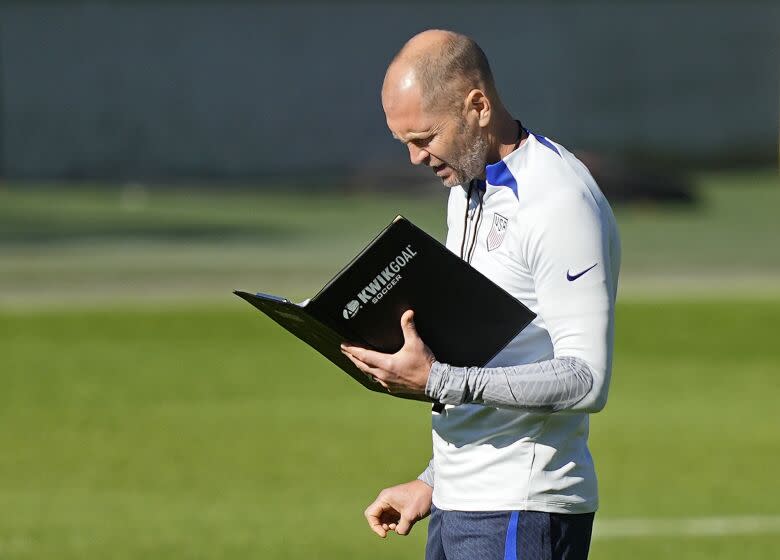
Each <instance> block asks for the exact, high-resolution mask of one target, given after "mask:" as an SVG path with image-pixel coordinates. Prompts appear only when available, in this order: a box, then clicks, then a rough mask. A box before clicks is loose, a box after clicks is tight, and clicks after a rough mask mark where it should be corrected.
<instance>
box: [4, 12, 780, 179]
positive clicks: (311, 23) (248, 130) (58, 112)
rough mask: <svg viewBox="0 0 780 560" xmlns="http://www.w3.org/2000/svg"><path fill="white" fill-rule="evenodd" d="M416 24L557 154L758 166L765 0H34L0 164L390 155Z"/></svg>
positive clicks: (128, 165)
mask: <svg viewBox="0 0 780 560" xmlns="http://www.w3.org/2000/svg"><path fill="white" fill-rule="evenodd" d="M427 27H446V28H452V29H455V30H459V31H462V32H465V33H467V34H469V35H471V36H473V37H474V38H475V39H476V40H477V41H478V42H479V43H480V44H481V46H482V47H483V48H484V50H485V51H486V52H487V54H488V57H489V58H490V60H491V63H492V66H493V69H494V73H495V74H496V77H497V80H498V85H499V89H500V91H501V93H502V95H503V96H504V98H505V101H506V102H507V104H508V105H509V107H510V108H511V109H512V110H513V112H514V113H515V114H516V116H518V117H520V118H522V119H523V121H524V123H525V124H526V125H527V126H529V127H530V128H532V129H534V130H538V131H540V132H542V133H544V134H547V135H548V136H550V137H552V138H554V139H557V140H559V141H561V142H562V143H564V144H565V145H567V146H570V147H572V148H584V149H588V150H593V151H597V152H603V153H607V154H613V155H620V156H627V157H628V156H631V157H634V158H642V159H644V160H645V161H659V162H660V161H663V162H665V163H669V164H677V165H682V166H698V165H702V164H707V165H712V164H715V165H728V164H734V163H746V162H749V163H764V164H766V163H771V162H773V161H776V158H777V153H778V147H777V141H778V121H779V120H780V119H779V115H778V106H779V105H780V89H779V88H780V47H779V46H780V4H778V3H776V2H774V3H770V2H739V3H737V2H734V3H722V4H720V3H714V4H713V3H704V2H694V1H685V2H667V3H631V4H621V3H612V2H604V3H587V4H575V3H566V4H558V5H549V6H542V5H537V4H524V3H519V4H515V3H513V4H492V5H491V4H479V5H477V4H476V3H473V4H466V3H457V4H401V5H384V4H370V5H364V4H310V5H305V4H291V5H280V4H279V5H261V4H252V3H234V2H216V1H214V2H202V3H162V4H161V3H153V2H146V3H116V2H114V3H80V2H67V3H62V2H60V3H38V2H36V3H5V4H2V5H0V99H1V101H0V103H1V105H0V110H1V112H0V134H1V136H0V139H1V140H2V142H1V146H0V150H1V151H2V153H1V154H0V174H1V175H3V176H5V177H6V178H22V179H24V178H74V179H75V178H107V179H127V178H171V177H180V178H181V177H183V178H201V179H212V178H213V179H230V178H237V179H240V178H247V177H257V176H267V175H274V174H285V173H290V172H291V171H293V172H294V173H300V174H319V173H322V174H337V175H338V174H342V173H352V172H354V171H358V172H361V171H364V170H367V169H384V168H391V167H393V166H398V165H399V164H402V163H403V158H404V157H405V155H404V153H403V151H402V148H401V147H400V146H398V145H397V144H396V143H395V142H393V141H392V139H391V138H390V136H389V133H388V132H387V130H386V129H385V125H384V119H383V115H382V111H381V106H380V103H379V89H380V86H381V81H382V77H383V74H384V70H385V66H386V64H387V62H388V61H389V59H390V58H391V57H392V55H393V54H394V52H395V51H396V50H397V49H398V48H399V47H400V46H401V44H402V43H403V42H404V41H405V40H406V39H407V38H408V37H410V36H411V35H412V34H414V33H415V32H417V31H420V30H422V29H425V28H427Z"/></svg>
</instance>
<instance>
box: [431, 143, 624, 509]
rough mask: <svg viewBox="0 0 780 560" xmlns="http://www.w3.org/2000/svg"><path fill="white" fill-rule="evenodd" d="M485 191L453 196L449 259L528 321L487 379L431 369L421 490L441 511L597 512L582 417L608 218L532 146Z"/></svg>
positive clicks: (591, 407) (609, 339)
mask: <svg viewBox="0 0 780 560" xmlns="http://www.w3.org/2000/svg"><path fill="white" fill-rule="evenodd" d="M486 179H487V180H486V181H473V182H472V183H471V184H470V185H465V186H459V187H453V188H452V190H451V193H450V198H449V203H448V210H447V226H448V233H447V247H448V248H449V249H450V250H451V251H453V252H454V253H456V254H458V255H462V256H463V258H464V259H466V260H469V261H470V262H471V264H472V266H474V268H476V269H477V270H479V271H480V272H482V273H483V274H484V275H485V276H487V277H488V278H490V279H491V280H493V281H494V282H495V283H496V284H498V285H499V286H501V287H502V288H504V289H505V290H506V291H508V292H509V293H510V294H512V295H513V296H514V297H516V298H517V299H518V300H520V301H521V302H522V303H524V304H525V305H526V306H528V307H529V308H530V309H531V310H532V311H534V312H535V313H536V314H537V317H536V319H535V320H534V321H533V322H532V323H531V324H530V325H529V326H528V327H527V328H526V329H525V330H523V332H521V333H520V334H519V335H518V336H517V337H516V338H515V339H514V340H513V341H512V342H510V343H509V345H508V346H507V347H506V348H504V350H502V351H501V352H500V353H499V354H498V355H496V356H495V357H494V358H493V359H492V360H491V361H490V362H489V363H488V364H487V365H486V366H485V367H484V368H478V367H471V368H457V367H451V366H449V365H447V364H441V363H438V362H436V363H435V364H434V366H433V368H432V370H431V375H430V379H429V381H428V386H427V387H426V393H427V394H428V395H429V396H431V397H433V398H434V399H437V400H438V401H440V402H441V403H444V404H445V405H446V406H445V408H444V409H443V410H442V411H441V412H434V413H433V422H432V423H433V430H432V431H433V459H432V460H431V463H430V465H429V467H428V469H426V471H425V472H424V473H423V474H421V475H420V479H421V480H424V481H426V482H427V483H428V484H431V485H433V489H434V490H433V503H434V505H435V506H436V507H437V508H440V509H444V510H461V511H494V510H535V511H546V512H552V513H586V512H592V511H596V509H597V507H598V490H597V484H596V474H595V470H594V466H593V461H592V459H591V455H590V452H589V450H588V445H587V439H588V413H590V412H598V411H599V410H601V409H602V408H603V407H604V405H605V403H606V400H607V391H608V388H609V380H610V372H611V366H612V346H613V338H614V307H615V296H616V292H617V283H618V272H619V268H620V240H619V237H618V231H617V226H616V223H615V218H614V216H613V214H612V210H611V209H610V206H609V204H608V202H607V200H606V199H605V198H604V195H603V194H602V193H601V191H600V190H599V188H598V185H596V182H595V181H594V180H593V177H592V176H591V175H590V173H589V172H588V170H587V169H586V167H585V166H584V165H583V164H582V163H581V162H580V161H579V160H578V159H577V158H576V157H574V155H573V154H571V153H570V152H568V151H567V150H566V149H565V148H563V147H562V146H561V145H559V144H557V143H555V142H553V141H551V140H549V139H547V138H545V137H543V136H541V135H537V134H533V133H529V135H528V137H527V139H526V140H525V141H524V142H523V143H522V144H521V145H520V147H519V148H517V149H516V150H515V151H513V152H512V153H510V154H509V155H508V156H507V157H505V158H504V159H503V160H502V161H500V162H497V163H495V164H491V165H488V166H487V168H486ZM469 191H471V192H470V195H471V196H470V198H469ZM444 280H445V281H446V279H444ZM478 297H479V294H478V293H462V294H454V295H453V305H455V306H457V304H458V300H459V299H460V298H478Z"/></svg>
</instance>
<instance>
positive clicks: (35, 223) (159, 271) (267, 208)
mask: <svg viewBox="0 0 780 560" xmlns="http://www.w3.org/2000/svg"><path fill="white" fill-rule="evenodd" d="M696 183H697V186H698V191H699V193H700V196H701V201H702V202H701V204H700V205H699V206H698V207H696V208H694V209H692V210H688V209H674V208H671V209H670V208H668V207H656V206H642V207H628V208H618V209H617V217H618V222H619V226H620V231H621V237H622V243H623V266H622V271H621V286H620V289H621V294H624V295H627V296H630V297H634V296H647V295H649V296H650V297H655V296H656V295H658V294H662V295H664V296H665V297H668V296H671V295H673V294H681V295H682V297H684V298H688V297H700V296H701V295H702V293H704V294H707V295H709V296H712V295H714V294H720V293H726V294H729V295H730V296H731V297H742V296H743V295H744V294H748V295H755V294H756V293H762V294H764V295H773V296H777V295H778V294H780V288H779V286H780V281H778V279H780V251H777V244H778V242H779V241H780V220H777V217H776V215H775V214H776V209H777V208H778V207H780V177H778V174H777V172H776V171H774V170H772V171H764V172H753V173H735V174H728V175H726V174H714V175H712V174H711V175H701V176H699V177H698V178H697V180H696ZM445 194H446V193H445V191H444V190H443V189H440V188H435V187H432V188H431V190H430V191H428V192H426V193H425V194H424V195H422V194H421V196H412V195H410V194H404V195H390V194H383V195H366V194H354V193H353V194H350V193H344V192H331V193H321V192H320V193H300V192H298V193H295V192H290V193H285V192H281V191H277V192H275V193H273V194H269V193H265V194H263V193H253V192H250V191H235V190H234V191H227V192H217V191H205V190H196V191H191V190H190V191H184V190H178V191H177V190H169V189H168V190H166V189H158V190H148V191H144V190H139V188H138V187H129V188H124V189H117V188H109V187H103V188H98V187H96V186H93V187H92V188H91V189H86V188H81V189H76V190H73V189H63V188H59V189H56V188H52V187H51V186H50V187H48V188H47V187H45V186H44V187H39V188H30V187H29V186H27V185H25V186H22V185H11V186H10V187H9V188H7V189H6V190H0V252H2V259H1V260H0V305H14V306H23V307H25V306H29V305H31V304H34V303H36V302H37V303H38V304H39V305H53V304H55V305H67V304H75V305H84V304H91V303H94V302H100V303H105V302H111V301H114V300H116V299H124V300H126V299H134V300H150V299H156V300H166V301H170V300H171V299H179V300H193V299H195V300H201V301H202V300H204V299H209V300H215V299H216V300H219V299H222V300H223V301H225V300H227V299H228V298H229V297H230V292H231V290H233V289H235V288H241V289H246V290H258V291H264V292H269V293H278V294H281V295H286V296H288V297H292V298H300V299H303V298H305V297H308V296H310V295H312V293H314V292H315V291H317V290H318V288H319V287H321V286H322V285H323V284H324V283H325V282H326V281H327V280H328V279H330V277H331V276H332V275H333V274H334V273H336V272H337V271H338V270H339V269H340V268H341V265H342V264H343V263H344V262H345V261H347V260H348V259H349V258H351V257H352V256H354V255H355V254H356V253H357V252H358V251H359V250H360V249H361V248H362V247H363V246H364V245H365V244H366V243H367V241H368V240H370V239H371V238H372V237H373V236H374V235H375V234H376V232H377V231H379V230H380V229H381V228H382V227H383V226H384V225H385V224H387V223H389V222H390V220H391V219H392V218H393V217H394V216H395V215H396V214H398V213H402V214H404V215H406V216H407V217H409V218H410V219H412V220H413V221H414V222H415V223H417V224H418V225H420V226H421V227H423V228H424V229H426V230H427V231H429V232H431V233H432V234H433V235H435V236H437V237H438V238H439V239H443V233H444V230H445V221H444V211H445V200H444V196H445Z"/></svg>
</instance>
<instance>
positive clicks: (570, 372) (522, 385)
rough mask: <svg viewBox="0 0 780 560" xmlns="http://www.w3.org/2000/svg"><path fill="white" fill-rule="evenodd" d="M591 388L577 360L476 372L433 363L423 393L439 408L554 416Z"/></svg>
mask: <svg viewBox="0 0 780 560" xmlns="http://www.w3.org/2000/svg"><path fill="white" fill-rule="evenodd" d="M592 388H593V372H592V371H591V369H590V367H589V366H588V364H587V363H585V362H584V361H583V360H581V359H579V358H572V357H561V358H554V359H552V360H546V361H544V362H536V363H533V364H522V365H517V366H507V367H494V368H480V367H468V368H465V367H454V366H450V365H449V364H442V363H439V362H434V364H433V367H431V373H430V376H429V377H428V384H427V386H426V387H425V393H426V394H427V395H428V396H429V397H431V398H433V399H436V400H438V401H439V402H441V403H442V404H452V405H459V404H464V403H478V404H484V405H488V406H497V407H509V408H522V409H532V410H535V411H543V412H556V411H559V410H566V409H567V408H571V407H572V406H574V405H575V404H577V403H578V402H579V401H581V400H582V399H583V398H585V396H587V394H588V393H589V392H590V390H591V389H592Z"/></svg>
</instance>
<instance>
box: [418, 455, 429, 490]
mask: <svg viewBox="0 0 780 560" xmlns="http://www.w3.org/2000/svg"><path fill="white" fill-rule="evenodd" d="M417 480H422V481H423V482H424V483H425V484H427V485H428V486H430V487H431V488H433V457H431V460H430V462H429V463H428V467H427V468H426V469H425V470H424V471H423V472H421V473H420V476H418V477H417Z"/></svg>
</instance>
